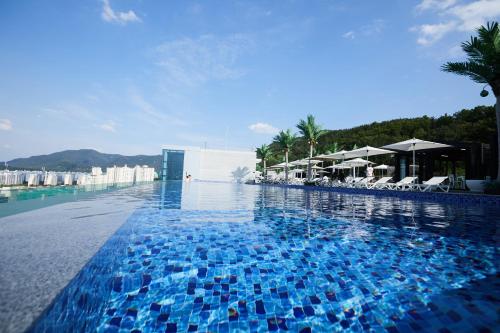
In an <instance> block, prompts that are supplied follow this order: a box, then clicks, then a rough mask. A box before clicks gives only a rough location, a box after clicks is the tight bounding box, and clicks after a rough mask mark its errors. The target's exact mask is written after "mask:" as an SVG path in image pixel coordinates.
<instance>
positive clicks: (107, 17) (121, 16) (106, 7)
mask: <svg viewBox="0 0 500 333" xmlns="http://www.w3.org/2000/svg"><path fill="white" fill-rule="evenodd" d="M101 17H102V19H103V20H104V21H106V22H115V23H120V24H127V23H129V22H140V21H141V19H140V18H139V17H138V16H137V15H136V14H135V12H134V11H133V10H129V11H128V12H115V11H114V10H113V8H111V5H110V4H109V0H102V12H101Z"/></svg>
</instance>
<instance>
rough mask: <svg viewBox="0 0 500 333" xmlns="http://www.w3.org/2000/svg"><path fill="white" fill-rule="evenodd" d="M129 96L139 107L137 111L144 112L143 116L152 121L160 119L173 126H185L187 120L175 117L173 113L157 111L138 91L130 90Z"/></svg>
mask: <svg viewBox="0 0 500 333" xmlns="http://www.w3.org/2000/svg"><path fill="white" fill-rule="evenodd" d="M130 98H131V100H132V103H133V104H134V105H135V106H136V107H137V108H139V111H141V112H142V113H144V115H145V117H147V118H152V120H153V121H155V122H158V121H160V122H161V123H163V124H167V123H168V124H170V125H175V126H186V125H187V122H186V121H184V120H182V119H180V118H178V117H176V116H173V115H170V114H168V113H165V112H160V111H158V110H157V109H156V108H155V107H154V106H153V105H152V104H151V103H149V102H148V101H146V100H145V99H144V97H143V96H142V95H141V94H139V93H138V92H135V91H132V92H131V93H130Z"/></svg>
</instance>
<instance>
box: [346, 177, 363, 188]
mask: <svg viewBox="0 0 500 333" xmlns="http://www.w3.org/2000/svg"><path fill="white" fill-rule="evenodd" d="M363 179H364V177H355V178H351V180H350V181H348V182H347V181H346V186H347V187H354V186H356V184H357V183H358V182H360V181H362V180H363Z"/></svg>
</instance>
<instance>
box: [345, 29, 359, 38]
mask: <svg viewBox="0 0 500 333" xmlns="http://www.w3.org/2000/svg"><path fill="white" fill-rule="evenodd" d="M342 37H344V38H347V39H354V38H355V37H356V33H355V32H354V31H352V30H351V31H348V32H346V33H345V34H343V35H342Z"/></svg>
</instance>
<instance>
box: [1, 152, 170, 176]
mask: <svg viewBox="0 0 500 333" xmlns="http://www.w3.org/2000/svg"><path fill="white" fill-rule="evenodd" d="M161 158H162V157H161V155H154V156H148V155H136V156H124V155H119V154H104V153H100V152H98V151H96V150H92V149H79V150H65V151H61V152H57V153H53V154H49V155H38V156H31V157H27V158H16V159H14V160H11V161H8V162H7V163H8V165H9V168H17V169H29V170H35V169H36V170H40V169H41V168H42V167H45V169H46V170H50V171H85V172H88V171H90V169H91V168H92V167H93V166H98V167H102V168H105V167H111V166H113V165H116V166H123V165H125V164H126V165H128V166H132V167H133V166H135V165H148V166H151V167H154V168H155V170H156V171H157V172H158V171H159V170H160V166H161ZM2 167H3V165H2Z"/></svg>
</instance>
